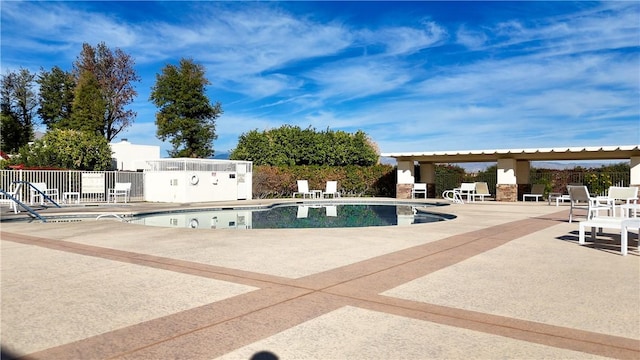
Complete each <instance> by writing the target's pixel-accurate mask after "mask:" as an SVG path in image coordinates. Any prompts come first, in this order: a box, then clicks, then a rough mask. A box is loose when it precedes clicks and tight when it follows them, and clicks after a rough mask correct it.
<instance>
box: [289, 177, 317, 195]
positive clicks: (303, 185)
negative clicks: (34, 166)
mask: <svg viewBox="0 0 640 360" xmlns="http://www.w3.org/2000/svg"><path fill="white" fill-rule="evenodd" d="M297 183H298V191H296V192H294V193H293V195H292V196H291V197H296V195H301V196H302V198H306V197H307V196H309V197H310V198H312V199H313V198H314V197H316V194H315V192H312V191H309V181H308V180H298V181H297Z"/></svg>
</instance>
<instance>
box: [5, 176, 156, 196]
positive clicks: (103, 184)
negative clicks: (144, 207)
mask: <svg viewBox="0 0 640 360" xmlns="http://www.w3.org/2000/svg"><path fill="white" fill-rule="evenodd" d="M16 181H27V182H30V183H46V184H47V188H48V189H57V190H58V194H59V201H60V202H65V201H74V202H75V201H76V196H74V193H75V195H77V196H78V201H79V202H80V203H100V202H107V200H108V199H107V196H108V191H109V189H112V188H113V187H114V186H115V183H131V192H130V198H129V201H144V173H142V172H129V171H78V170H0V185H1V186H2V187H1V188H2V190H4V191H6V192H11V191H12V190H13V189H14V188H15V187H16V184H15V182H16ZM20 199H23V201H25V202H29V199H30V191H29V187H28V186H22V188H21V194H20ZM54 200H55V199H54Z"/></svg>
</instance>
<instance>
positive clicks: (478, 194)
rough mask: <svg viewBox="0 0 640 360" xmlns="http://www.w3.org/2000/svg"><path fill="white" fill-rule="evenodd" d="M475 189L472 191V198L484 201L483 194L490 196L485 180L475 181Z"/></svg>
mask: <svg viewBox="0 0 640 360" xmlns="http://www.w3.org/2000/svg"><path fill="white" fill-rule="evenodd" d="M475 184H476V189H475V192H474V193H473V198H474V199H475V198H480V200H482V201H484V197H485V196H491V193H490V192H489V186H488V185H487V183H486V182H476V183H475Z"/></svg>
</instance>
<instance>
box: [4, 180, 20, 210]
mask: <svg viewBox="0 0 640 360" xmlns="http://www.w3.org/2000/svg"><path fill="white" fill-rule="evenodd" d="M21 190H22V183H17V184H11V190H9V191H7V192H6V193H7V195H9V196H11V197H13V199H12V198H11V197H9V196H6V197H5V196H4V193H3V195H2V197H0V204H7V205H9V209H10V210H13V213H14V214H17V213H18V212H19V211H18V203H16V200H17V201H20V202H22V192H21ZM14 199H15V200H14Z"/></svg>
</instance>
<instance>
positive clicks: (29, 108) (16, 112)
mask: <svg viewBox="0 0 640 360" xmlns="http://www.w3.org/2000/svg"><path fill="white" fill-rule="evenodd" d="M34 80H35V74H32V73H31V72H30V71H29V70H27V69H23V68H21V69H20V70H19V71H18V72H9V73H7V74H6V75H3V76H2V78H1V80H0V83H1V84H0V87H1V90H0V94H1V97H2V99H1V100H0V113H1V115H2V116H1V119H0V120H1V121H0V126H2V129H0V134H1V137H0V148H1V149H2V151H7V152H15V151H16V150H18V149H19V148H20V147H21V146H22V145H24V144H27V143H28V142H29V141H31V140H33V127H34V124H33V119H34V115H35V112H36V111H35V108H36V106H37V99H36V94H35V92H34V90H33V87H34Z"/></svg>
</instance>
